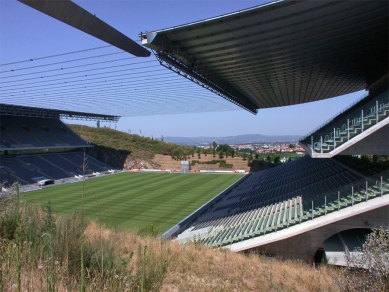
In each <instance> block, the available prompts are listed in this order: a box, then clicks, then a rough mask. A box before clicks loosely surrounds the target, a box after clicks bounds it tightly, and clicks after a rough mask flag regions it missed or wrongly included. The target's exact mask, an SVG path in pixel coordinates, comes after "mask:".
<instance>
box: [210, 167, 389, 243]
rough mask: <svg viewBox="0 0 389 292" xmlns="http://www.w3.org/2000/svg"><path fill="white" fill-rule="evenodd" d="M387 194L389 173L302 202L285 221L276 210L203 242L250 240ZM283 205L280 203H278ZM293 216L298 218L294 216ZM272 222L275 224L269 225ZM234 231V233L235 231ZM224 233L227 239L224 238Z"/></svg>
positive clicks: (221, 230)
mask: <svg viewBox="0 0 389 292" xmlns="http://www.w3.org/2000/svg"><path fill="white" fill-rule="evenodd" d="M386 194H389V171H384V172H382V173H379V174H376V175H373V176H370V177H367V178H364V179H361V180H359V181H356V182H353V183H350V184H348V185H345V186H343V187H341V188H339V189H336V190H334V191H330V192H326V193H323V194H320V195H317V196H314V197H311V198H308V199H303V200H302V204H301V205H300V204H296V205H293V206H290V208H289V209H288V218H287V220H286V221H284V220H283V219H282V218H281V217H280V216H283V217H284V218H285V216H286V215H285V214H283V212H286V209H285V210H282V209H277V212H275V213H267V214H266V215H264V216H261V217H257V218H252V219H250V220H248V221H243V222H238V223H236V224H233V225H229V226H224V227H214V230H213V232H211V234H210V235H209V236H208V237H206V238H204V239H203V240H204V241H205V242H206V243H207V244H211V245H214V246H222V245H227V244H231V243H233V242H237V241H242V240H245V239H247V238H251V237H256V236H260V235H265V234H266V233H270V232H275V231H278V230H281V229H285V228H288V227H290V226H293V225H296V224H299V223H301V222H305V221H307V220H312V219H314V218H317V217H321V216H325V215H327V214H328V213H330V212H335V211H339V210H341V209H344V208H347V207H349V206H353V205H355V204H358V203H361V202H366V201H368V200H369V199H373V198H376V197H382V196H383V195H386ZM282 203H283V202H280V203H279V204H282ZM292 213H294V215H297V216H294V215H293V214H292ZM259 219H262V220H261V224H260V226H257V228H256V229H254V228H253V227H252V228H250V230H249V231H247V229H248V227H249V225H250V224H254V223H255V222H254V221H256V220H259ZM269 220H271V221H272V222H271V223H270V224H269ZM244 226H246V227H245V229H246V230H244V232H243V231H242V230H240V231H238V232H237V231H236V230H239V228H242V227H244ZM234 230H235V232H233V231H234ZM223 233H224V236H222V235H223Z"/></svg>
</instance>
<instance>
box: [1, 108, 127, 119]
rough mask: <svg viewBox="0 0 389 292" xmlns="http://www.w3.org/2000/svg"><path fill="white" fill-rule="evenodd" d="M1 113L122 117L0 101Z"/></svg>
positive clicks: (62, 116) (92, 117)
mask: <svg viewBox="0 0 389 292" xmlns="http://www.w3.org/2000/svg"><path fill="white" fill-rule="evenodd" d="M0 115H14V116H26V117H43V118H66V119H76V120H78V119H83V120H91V121H110V122H117V121H118V120H119V118H120V117H118V116H111V115H102V114H93V113H84V112H75V111H66V110H55V109H46V108H37V107H30V106H20V105H10V104H1V103H0Z"/></svg>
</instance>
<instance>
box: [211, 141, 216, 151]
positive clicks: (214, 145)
mask: <svg viewBox="0 0 389 292" xmlns="http://www.w3.org/2000/svg"><path fill="white" fill-rule="evenodd" d="M212 148H213V149H215V150H216V149H217V143H216V141H213V142H212Z"/></svg>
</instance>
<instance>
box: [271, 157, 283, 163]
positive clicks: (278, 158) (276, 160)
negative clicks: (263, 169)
mask: <svg viewBox="0 0 389 292" xmlns="http://www.w3.org/2000/svg"><path fill="white" fill-rule="evenodd" d="M280 160H281V158H280V156H278V155H276V156H274V157H273V162H274V163H275V164H278V163H280Z"/></svg>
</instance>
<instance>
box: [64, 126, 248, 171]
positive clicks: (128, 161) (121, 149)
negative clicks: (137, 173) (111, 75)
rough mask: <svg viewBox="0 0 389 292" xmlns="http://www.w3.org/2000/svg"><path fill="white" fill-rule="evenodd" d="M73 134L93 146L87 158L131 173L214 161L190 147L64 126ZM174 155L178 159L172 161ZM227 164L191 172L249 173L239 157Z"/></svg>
mask: <svg viewBox="0 0 389 292" xmlns="http://www.w3.org/2000/svg"><path fill="white" fill-rule="evenodd" d="M68 126H69V127H70V128H71V129H72V130H73V131H75V132H76V133H77V134H78V135H80V136H81V137H82V138H83V139H85V140H87V141H89V143H91V144H93V145H94V148H92V149H88V150H87V151H88V154H90V155H92V156H93V157H95V158H97V159H99V160H101V161H103V162H105V163H108V164H111V165H113V166H115V167H118V168H124V169H132V168H140V167H141V166H142V165H143V167H145V168H148V169H151V168H154V169H180V167H181V166H180V160H181V159H182V160H189V161H192V160H199V161H200V162H206V161H210V160H214V159H219V158H218V157H217V156H216V157H215V158H214V157H213V156H212V155H211V154H208V155H207V156H205V155H204V154H201V157H200V158H198V155H197V154H195V151H194V149H193V147H189V146H183V145H177V144H173V143H168V142H164V141H160V140H155V139H151V138H148V137H142V136H139V135H134V134H127V133H124V132H120V131H117V130H113V129H110V128H94V127H88V126H82V125H68ZM172 155H174V156H175V157H176V158H177V157H178V159H172ZM223 160H225V161H226V163H227V164H232V165H233V166H232V168H228V169H227V168H220V167H219V164H196V165H194V166H191V169H194V170H200V169H214V170H215V169H219V170H222V169H224V170H234V169H243V170H245V171H249V170H250V167H249V166H247V161H246V160H243V159H242V158H241V157H234V158H232V157H231V156H230V157H228V158H223Z"/></svg>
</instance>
